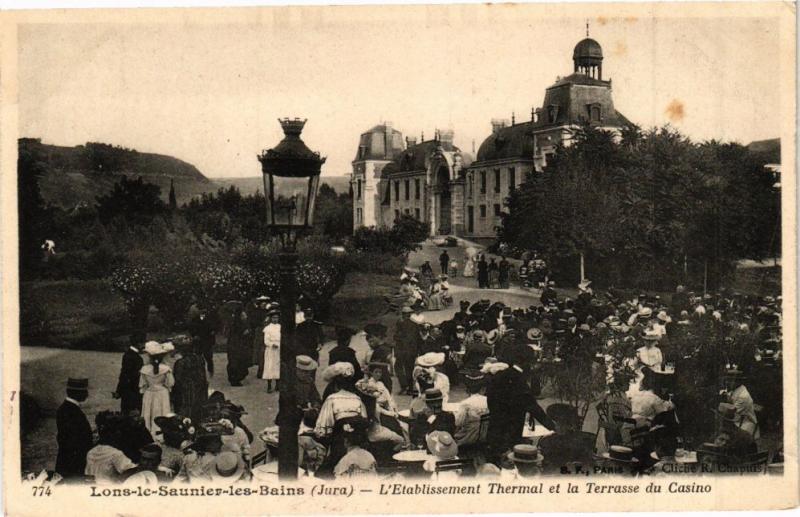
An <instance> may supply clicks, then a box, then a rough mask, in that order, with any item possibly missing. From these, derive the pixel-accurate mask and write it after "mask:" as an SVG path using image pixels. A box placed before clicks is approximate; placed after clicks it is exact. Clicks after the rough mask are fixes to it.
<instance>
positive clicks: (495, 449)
mask: <svg viewBox="0 0 800 517" xmlns="http://www.w3.org/2000/svg"><path fill="white" fill-rule="evenodd" d="M506 358H507V360H508V361H509V364H510V366H509V368H507V369H505V370H503V371H500V372H498V373H496V374H495V375H494V376H493V377H492V379H491V380H490V381H489V385H488V387H487V389H486V402H487V405H488V407H489V414H490V415H491V418H490V419H489V432H488V437H487V438H488V442H489V458H488V459H489V460H490V461H492V462H494V463H496V464H498V465H499V462H500V458H501V456H502V455H503V453H505V452H506V451H508V450H510V449H511V448H512V447H513V446H514V445H516V444H518V443H522V430H523V427H524V425H525V414H526V413H531V416H532V417H533V418H535V419H536V420H538V421H539V422H540V423H541V424H542V425H544V426H545V427H546V428H548V429H551V430H552V429H554V428H555V424H554V423H553V422H552V420H550V418H549V417H548V416H547V415H546V414H545V412H544V410H543V409H542V408H541V406H539V403H538V402H537V401H536V396H537V393H536V392H535V391H534V390H533V389H531V386H530V385H529V384H528V379H529V377H530V368H531V365H532V363H533V352H532V350H531V349H530V348H529V347H527V346H524V345H518V346H517V347H515V349H514V350H509V351H508V353H507V354H506ZM537 384H538V383H537Z"/></svg>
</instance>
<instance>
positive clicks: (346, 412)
mask: <svg viewBox="0 0 800 517" xmlns="http://www.w3.org/2000/svg"><path fill="white" fill-rule="evenodd" d="M354 375H355V370H354V369H353V365H352V364H350V363H346V362H338V363H334V364H332V365H330V366H328V367H327V368H326V369H325V370H324V371H323V372H322V378H323V380H324V381H326V382H328V383H329V386H330V389H329V390H326V391H330V395H328V396H327V397H325V399H324V402H323V403H322V407H321V408H320V411H319V416H318V417H317V422H316V425H315V426H314V434H315V435H316V436H317V438H319V440H320V442H322V443H323V444H330V449H329V452H328V456H327V458H326V459H325V461H324V462H323V464H322V465H321V466H320V469H319V471H317V476H318V477H325V476H326V475H327V476H330V475H331V473H332V472H333V467H334V466H335V465H336V463H337V462H338V461H339V460H340V459H341V458H342V456H344V455H345V453H346V452H347V450H346V448H345V445H344V437H343V435H342V432H341V431H342V428H341V425H340V421H341V420H342V419H344V418H348V417H355V416H360V417H362V418H365V419H366V418H367V408H366V406H365V405H364V402H363V401H362V400H361V397H359V396H358V394H357V390H356V387H355V383H356V381H357V380H358V379H355V378H354Z"/></svg>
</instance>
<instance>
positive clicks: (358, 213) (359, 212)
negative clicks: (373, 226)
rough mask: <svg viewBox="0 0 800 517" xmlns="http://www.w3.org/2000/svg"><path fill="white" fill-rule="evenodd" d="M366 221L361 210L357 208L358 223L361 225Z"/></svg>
mask: <svg viewBox="0 0 800 517" xmlns="http://www.w3.org/2000/svg"><path fill="white" fill-rule="evenodd" d="M363 221H364V219H363V215H362V213H361V209H360V208H356V222H357V223H359V224H361V223H362V222H363Z"/></svg>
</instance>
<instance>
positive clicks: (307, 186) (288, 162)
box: [258, 118, 325, 246]
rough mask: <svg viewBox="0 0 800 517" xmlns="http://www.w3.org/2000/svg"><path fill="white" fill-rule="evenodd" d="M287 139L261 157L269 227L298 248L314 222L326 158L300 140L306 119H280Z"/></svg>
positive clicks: (285, 242)
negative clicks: (321, 175) (297, 245)
mask: <svg viewBox="0 0 800 517" xmlns="http://www.w3.org/2000/svg"><path fill="white" fill-rule="evenodd" d="M278 121H279V122H280V124H281V127H282V128H283V133H284V138H283V140H281V142H280V143H279V144H278V145H277V146H275V147H274V148H272V149H267V150H264V151H263V152H262V153H261V155H260V156H259V157H258V160H259V161H260V162H261V170H262V173H263V177H264V197H265V198H266V217H267V226H268V227H269V228H270V229H272V230H275V231H277V232H279V233H280V235H281V238H282V239H283V240H284V245H290V246H292V245H294V244H295V243H296V240H297V235H298V234H299V233H300V232H301V231H302V230H307V229H309V228H311V226H312V224H313V222H314V201H315V199H316V197H317V188H318V187H319V176H320V172H321V170H322V164H323V163H325V158H324V157H321V156H320V154H319V153H316V152H314V151H312V150H311V149H309V148H308V147H307V146H306V144H305V143H304V142H303V141H302V140H301V139H300V133H302V131H303V127H304V126H305V123H306V120H305V119H299V118H295V119H289V118H285V119H279V120H278Z"/></svg>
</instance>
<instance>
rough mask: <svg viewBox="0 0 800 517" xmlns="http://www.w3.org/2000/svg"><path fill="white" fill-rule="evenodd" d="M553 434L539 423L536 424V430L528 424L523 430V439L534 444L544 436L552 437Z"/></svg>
mask: <svg viewBox="0 0 800 517" xmlns="http://www.w3.org/2000/svg"><path fill="white" fill-rule="evenodd" d="M551 434H553V431H551V430H550V429H548V428H546V427H545V426H543V425H542V424H540V423H539V422H536V428H535V429H531V428H530V426H529V425H528V424H527V423H526V424H525V427H524V428H523V429H522V437H523V438H525V439H526V440H531V441H532V442H535V443H536V442H538V441H539V440H540V439H542V437H543V436H550V435H551Z"/></svg>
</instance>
